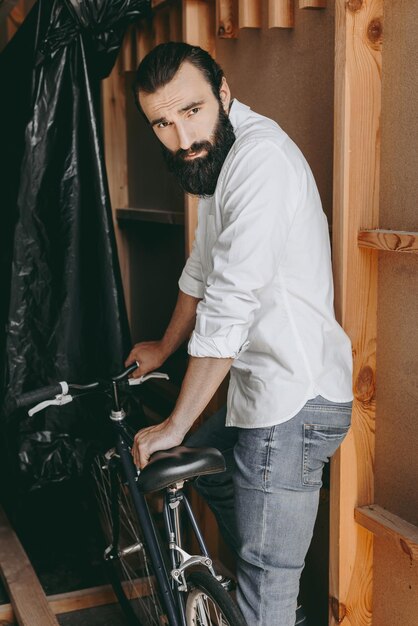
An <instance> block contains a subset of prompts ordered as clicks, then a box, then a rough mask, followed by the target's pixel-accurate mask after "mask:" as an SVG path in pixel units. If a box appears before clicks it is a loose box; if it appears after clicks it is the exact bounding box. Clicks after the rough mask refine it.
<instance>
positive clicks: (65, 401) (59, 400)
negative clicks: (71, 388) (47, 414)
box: [28, 394, 73, 417]
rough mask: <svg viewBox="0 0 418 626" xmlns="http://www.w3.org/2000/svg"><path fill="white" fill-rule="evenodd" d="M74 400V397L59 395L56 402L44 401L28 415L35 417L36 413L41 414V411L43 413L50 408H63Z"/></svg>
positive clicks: (30, 410)
mask: <svg viewBox="0 0 418 626" xmlns="http://www.w3.org/2000/svg"><path fill="white" fill-rule="evenodd" d="M72 400H73V396H70V395H69V394H68V395H64V394H59V395H58V396H55V399H54V400H44V401H43V402H40V403H39V404H36V405H35V406H33V407H32V408H31V409H29V411H28V415H29V416H30V417H32V415H35V413H39V411H43V410H44V409H46V408H47V407H48V406H54V405H55V406H62V405H64V404H68V403H69V402H72Z"/></svg>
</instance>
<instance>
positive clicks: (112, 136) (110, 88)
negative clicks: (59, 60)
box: [102, 56, 131, 321]
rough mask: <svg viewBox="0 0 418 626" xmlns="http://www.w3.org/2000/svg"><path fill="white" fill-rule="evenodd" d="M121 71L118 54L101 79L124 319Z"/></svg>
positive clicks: (126, 276)
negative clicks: (119, 210) (119, 209)
mask: <svg viewBox="0 0 418 626" xmlns="http://www.w3.org/2000/svg"><path fill="white" fill-rule="evenodd" d="M125 93H126V88H125V75H124V72H123V66H122V61H121V57H120V56H119V58H118V60H117V62H116V64H115V67H114V68H113V71H112V73H111V74H110V76H109V77H108V78H107V79H106V80H103V81H102V107H103V135H104V146H105V160H106V169H107V177H108V182H109V191H110V201H111V205H112V214H113V224H114V228H115V235H116V243H117V248H118V255H119V264H120V269H121V275H122V283H123V290H124V295H125V302H126V309H127V313H128V320H129V321H130V319H131V297H130V268H129V247H128V241H127V238H126V233H124V232H123V231H122V230H121V229H119V227H118V224H117V220H116V214H115V210H116V207H127V206H128V204H129V194H128V162H127V159H128V157H127V151H128V148H127V134H126V133H127V129H126V95H125Z"/></svg>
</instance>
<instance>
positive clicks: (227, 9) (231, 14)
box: [216, 0, 238, 39]
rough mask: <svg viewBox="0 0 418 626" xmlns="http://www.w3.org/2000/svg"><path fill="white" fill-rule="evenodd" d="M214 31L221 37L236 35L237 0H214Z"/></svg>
mask: <svg viewBox="0 0 418 626" xmlns="http://www.w3.org/2000/svg"><path fill="white" fill-rule="evenodd" d="M216 32H217V35H218V37H220V38H221V39H236V38H237V37H238V0H216Z"/></svg>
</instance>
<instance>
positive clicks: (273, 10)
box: [269, 0, 294, 28]
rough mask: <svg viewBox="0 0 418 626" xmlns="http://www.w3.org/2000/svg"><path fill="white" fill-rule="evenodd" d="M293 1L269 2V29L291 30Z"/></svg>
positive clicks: (271, 0)
mask: <svg viewBox="0 0 418 626" xmlns="http://www.w3.org/2000/svg"><path fill="white" fill-rule="evenodd" d="M293 26H294V0H269V28H293Z"/></svg>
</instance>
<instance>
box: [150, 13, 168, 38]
mask: <svg viewBox="0 0 418 626" xmlns="http://www.w3.org/2000/svg"><path fill="white" fill-rule="evenodd" d="M169 17H170V16H169V13H168V8H166V9H163V10H161V11H157V12H156V13H155V15H154V19H153V23H154V45H155V46H158V45H159V44H160V43H167V41H169V40H170V21H169Z"/></svg>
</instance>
